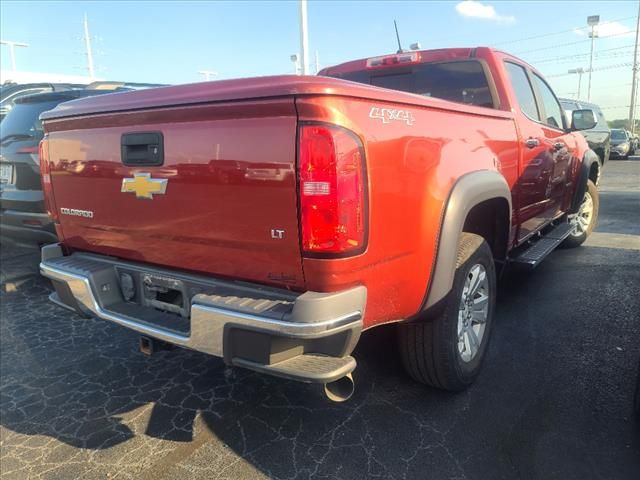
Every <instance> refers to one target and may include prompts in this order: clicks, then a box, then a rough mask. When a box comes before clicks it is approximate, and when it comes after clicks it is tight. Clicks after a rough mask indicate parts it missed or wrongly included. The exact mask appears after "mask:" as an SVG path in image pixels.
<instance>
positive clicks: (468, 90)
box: [329, 60, 494, 108]
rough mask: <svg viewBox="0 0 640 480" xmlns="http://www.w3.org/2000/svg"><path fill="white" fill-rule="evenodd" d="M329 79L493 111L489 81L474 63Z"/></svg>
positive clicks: (368, 73) (355, 74)
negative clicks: (363, 84)
mask: <svg viewBox="0 0 640 480" xmlns="http://www.w3.org/2000/svg"><path fill="white" fill-rule="evenodd" d="M329 76H332V77H336V78H342V79H344V80H351V81H352V82H359V83H366V84H368V85H374V86H376V87H383V88H390V89H392V90H400V91H403V92H409V93H417V94H418V95H423V96H425V97H436V98H441V99H443V100H449V101H452V102H457V103H464V104H466V105H476V106H480V107H488V108H494V101H493V96H492V95H491V89H490V88H489V80H488V78H487V75H486V73H485V71H484V69H483V68H482V64H481V63H480V62H479V61H477V60H462V61H451V62H438V63H422V64H419V65H415V66H411V67H405V68H402V69H399V68H397V67H396V68H394V69H393V70H387V71H385V70H371V71H357V72H346V73H340V74H336V75H329Z"/></svg>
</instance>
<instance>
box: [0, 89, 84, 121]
mask: <svg viewBox="0 0 640 480" xmlns="http://www.w3.org/2000/svg"><path fill="white" fill-rule="evenodd" d="M84 87H85V86H84V85H77V84H74V83H21V84H16V83H5V84H3V85H2V86H1V87H0V120H2V119H3V118H4V117H5V116H6V115H7V113H9V112H10V111H11V109H12V108H13V106H14V105H15V103H16V101H17V100H18V99H19V98H22V97H25V96H27V95H34V94H36V93H47V92H62V91H66V90H75V89H79V88H84Z"/></svg>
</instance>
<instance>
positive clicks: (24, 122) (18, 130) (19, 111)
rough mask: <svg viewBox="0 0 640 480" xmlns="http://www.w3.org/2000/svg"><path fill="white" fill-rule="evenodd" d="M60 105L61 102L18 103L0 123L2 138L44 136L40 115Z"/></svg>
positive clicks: (0, 135)
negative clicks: (17, 135)
mask: <svg viewBox="0 0 640 480" xmlns="http://www.w3.org/2000/svg"><path fill="white" fill-rule="evenodd" d="M58 103H60V102H58V101H49V102H36V103H32V102H25V103H16V104H15V105H14V107H13V108H12V109H11V111H10V112H9V113H8V114H7V116H6V117H5V118H4V119H3V120H2V123H0V132H1V133H0V137H2V138H4V137H6V136H7V135H14V134H24V135H32V136H34V137H42V136H44V132H43V130H42V122H41V121H40V118H39V117H40V114H41V113H42V112H46V111H47V110H51V109H52V108H54V107H55V106H56V105H58Z"/></svg>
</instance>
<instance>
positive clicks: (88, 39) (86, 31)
mask: <svg viewBox="0 0 640 480" xmlns="http://www.w3.org/2000/svg"><path fill="white" fill-rule="evenodd" d="M84 46H85V48H86V50H87V69H88V70H89V78H90V79H91V80H93V79H94V78H95V70H94V69H93V52H92V51H91V36H90V35H89V22H88V21H87V14H86V13H85V14H84Z"/></svg>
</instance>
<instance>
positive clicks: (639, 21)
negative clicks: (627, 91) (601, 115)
mask: <svg viewBox="0 0 640 480" xmlns="http://www.w3.org/2000/svg"><path fill="white" fill-rule="evenodd" d="M639 29H640V2H638V16H637V18H636V45H635V48H634V49H633V74H632V77H631V103H630V105H629V123H630V125H629V128H630V129H631V133H635V131H636V82H637V80H636V77H637V75H638V30H639Z"/></svg>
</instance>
